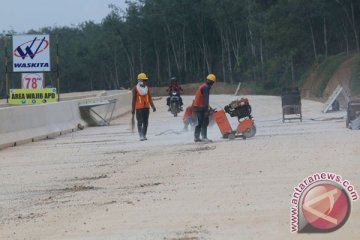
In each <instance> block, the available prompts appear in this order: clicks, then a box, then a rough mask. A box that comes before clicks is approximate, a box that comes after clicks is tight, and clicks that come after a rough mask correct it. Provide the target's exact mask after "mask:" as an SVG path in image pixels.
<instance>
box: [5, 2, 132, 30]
mask: <svg viewBox="0 0 360 240" xmlns="http://www.w3.org/2000/svg"><path fill="white" fill-rule="evenodd" d="M111 3H113V4H114V5H116V6H119V7H120V8H121V9H124V10H125V8H126V4H125V0H1V4H0V33H2V32H4V31H5V32H7V31H9V30H13V31H15V32H17V33H24V32H27V31H29V30H31V29H34V30H39V29H40V28H42V27H55V26H56V27H62V26H72V25H73V26H76V25H78V24H79V23H82V22H85V21H90V20H92V21H94V22H95V23H100V22H101V20H102V19H103V18H104V17H106V15H108V14H109V13H110V9H109V7H108V5H109V4H111Z"/></svg>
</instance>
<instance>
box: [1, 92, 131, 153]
mask: <svg viewBox="0 0 360 240" xmlns="http://www.w3.org/2000/svg"><path fill="white" fill-rule="evenodd" d="M98 96H99V95H98ZM107 99H117V102H116V105H115V110H114V114H113V117H112V119H114V118H117V117H119V116H121V115H124V114H126V113H127V112H129V111H130V108H131V92H130V91H110V92H106V93H103V94H101V95H100V96H99V97H92V98H86V99H78V100H71V101H64V102H58V103H48V104H44V105H33V106H16V107H5V108H0V149H4V148H7V147H11V146H18V145H21V144H26V143H29V142H34V141H39V140H43V139H47V138H52V137H55V136H59V135H62V134H66V133H69V132H74V131H77V130H78V124H81V125H83V126H88V123H87V119H83V118H82V116H81V113H80V110H79V104H80V103H83V102H86V101H97V100H107ZM106 110H107V107H106V106H99V107H96V111H97V112H98V113H100V114H103V113H105V111H106Z"/></svg>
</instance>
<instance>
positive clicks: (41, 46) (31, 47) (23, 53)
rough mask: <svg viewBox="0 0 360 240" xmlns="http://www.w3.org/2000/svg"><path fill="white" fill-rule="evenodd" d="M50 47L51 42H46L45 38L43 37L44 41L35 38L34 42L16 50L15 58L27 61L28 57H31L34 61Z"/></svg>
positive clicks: (29, 42) (24, 44)
mask: <svg viewBox="0 0 360 240" xmlns="http://www.w3.org/2000/svg"><path fill="white" fill-rule="evenodd" d="M24 47H25V50H24ZM48 47H49V41H48V40H46V38H45V37H43V38H42V39H38V38H37V37H35V38H34V39H33V40H32V41H28V42H25V43H23V44H21V45H20V46H18V47H17V48H15V50H14V56H16V57H20V58H22V59H25V58H26V57H30V58H31V59H33V58H34V57H35V56H36V54H39V53H41V52H42V51H44V50H45V49H46V48H48Z"/></svg>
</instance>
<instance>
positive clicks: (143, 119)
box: [136, 108, 150, 137]
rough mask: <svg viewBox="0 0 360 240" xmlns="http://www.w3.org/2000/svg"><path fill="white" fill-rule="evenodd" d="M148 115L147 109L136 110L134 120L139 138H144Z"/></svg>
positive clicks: (148, 110)
mask: <svg viewBox="0 0 360 240" xmlns="http://www.w3.org/2000/svg"><path fill="white" fill-rule="evenodd" d="M149 113H150V109H149V108H142V109H136V120H137V127H138V132H139V136H140V137H146V132H147V128H148V124H149Z"/></svg>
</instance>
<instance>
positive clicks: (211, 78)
mask: <svg viewBox="0 0 360 240" xmlns="http://www.w3.org/2000/svg"><path fill="white" fill-rule="evenodd" d="M206 79H207V80H210V81H213V82H215V81H216V76H215V75H214V74H209V75H207V77H206Z"/></svg>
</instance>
